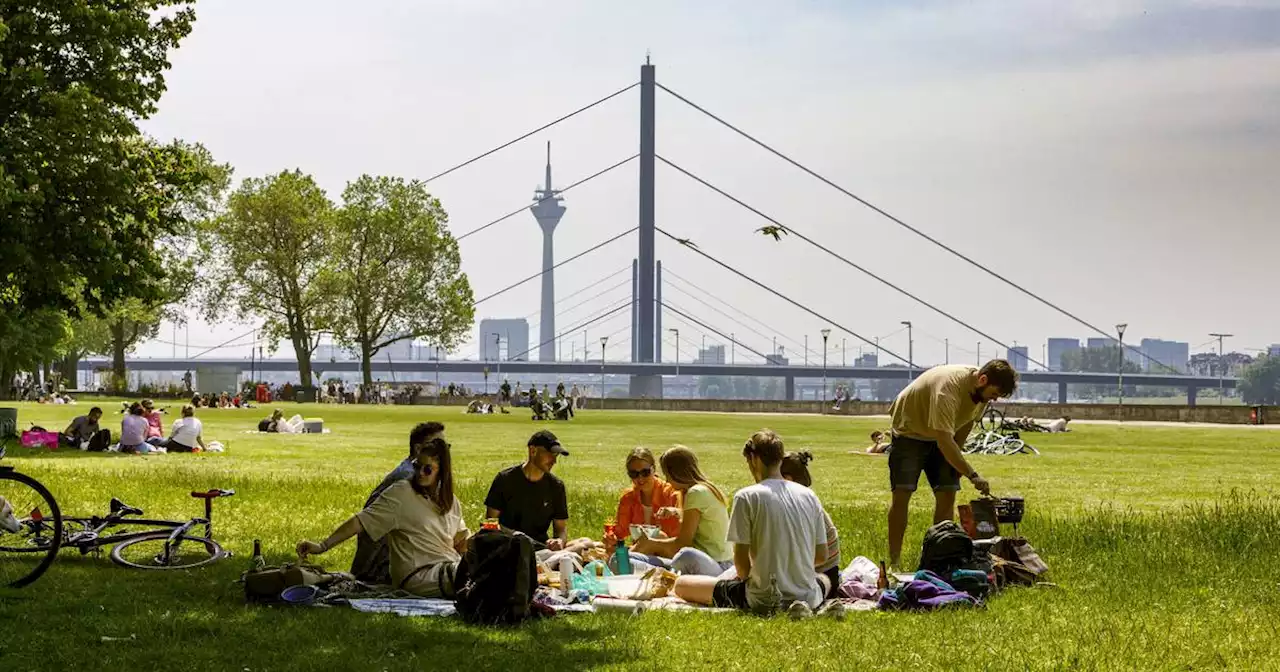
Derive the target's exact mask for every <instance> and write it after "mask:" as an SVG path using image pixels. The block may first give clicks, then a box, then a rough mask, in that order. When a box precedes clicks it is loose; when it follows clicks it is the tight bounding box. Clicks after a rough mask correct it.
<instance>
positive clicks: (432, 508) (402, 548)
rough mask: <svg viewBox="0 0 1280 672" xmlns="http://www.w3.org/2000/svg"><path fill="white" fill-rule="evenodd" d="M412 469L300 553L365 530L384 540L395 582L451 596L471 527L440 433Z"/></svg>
mask: <svg viewBox="0 0 1280 672" xmlns="http://www.w3.org/2000/svg"><path fill="white" fill-rule="evenodd" d="M413 469H414V471H413V476H412V477H411V478H409V479H406V480H400V481H396V482H395V483H393V484H392V485H391V486H390V487H388V488H387V489H386V490H384V491H383V492H382V493H381V494H380V495H379V496H378V497H377V498H376V499H375V500H374V501H373V503H372V504H370V505H369V506H367V507H365V509H364V510H363V511H361V512H360V513H357V514H356V515H354V516H352V517H351V518H349V519H347V522H345V523H343V524H342V525H340V526H338V529H336V530H334V531H333V534H330V535H329V537H328V538H327V539H325V540H324V541H321V542H318V543H317V542H314V541H308V540H305V539H304V540H302V541H299V542H298V545H297V551H298V557H299V558H300V559H302V560H306V559H307V557H308V556H312V555H320V554H322V553H325V552H327V551H328V550H329V549H331V548H333V547H334V546H337V545H338V544H341V543H342V542H344V541H346V540H347V539H350V538H351V537H354V536H356V535H358V534H361V533H364V534H367V535H368V536H369V538H371V539H373V540H375V541H380V540H383V539H386V541H387V548H388V550H389V553H390V556H391V572H390V573H391V585H393V586H395V587H396V588H397V589H399V590H405V591H408V592H410V593H413V594H415V595H419V596H422V597H441V598H452V597H453V596H454V585H453V578H454V575H455V573H456V572H457V569H458V562H459V561H461V560H462V555H461V553H462V551H464V550H465V549H466V544H467V537H468V536H469V534H470V532H469V531H468V530H467V527H466V525H465V524H464V523H463V521H462V504H461V503H460V502H458V498H457V497H456V496H454V494H453V465H452V462H451V459H450V455H449V444H448V443H447V442H445V440H444V439H441V438H436V439H433V440H431V441H428V442H426V444H425V445H423V446H422V447H421V448H420V449H419V450H418V455H417V457H416V458H414V460H413Z"/></svg>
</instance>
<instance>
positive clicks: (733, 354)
mask: <svg viewBox="0 0 1280 672" xmlns="http://www.w3.org/2000/svg"><path fill="white" fill-rule="evenodd" d="M729 363H730V364H737V363H738V339H736V338H734V337H733V332H732V331H731V332H729Z"/></svg>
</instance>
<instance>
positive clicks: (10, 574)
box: [0, 437, 63, 588]
mask: <svg viewBox="0 0 1280 672" xmlns="http://www.w3.org/2000/svg"><path fill="white" fill-rule="evenodd" d="M9 438H10V437H5V438H4V440H0V460H3V459H4V455H5V450H6V448H7V444H8V442H9ZM62 534H63V525H62V511H61V510H60V509H59V508H58V502H57V501H56V500H55V499H54V498H53V495H52V494H51V493H50V492H49V489H48V488H46V487H45V486H44V485H43V484H42V483H40V481H37V480H36V479H34V478H32V477H30V476H27V475H26V474H22V473H19V472H18V471H17V469H16V468H15V467H12V466H9V465H0V586H6V587H9V588H21V587H23V586H26V585H28V584H30V583H31V582H33V581H35V580H36V579H38V578H40V575H42V574H44V573H45V572H46V571H47V570H48V569H49V566H50V565H52V564H53V561H54V560H55V559H56V558H57V556H58V549H59V548H60V547H61V545H62Z"/></svg>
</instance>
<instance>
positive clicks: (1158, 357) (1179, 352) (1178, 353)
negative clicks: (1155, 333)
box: [1126, 338, 1191, 373]
mask: <svg viewBox="0 0 1280 672" xmlns="http://www.w3.org/2000/svg"><path fill="white" fill-rule="evenodd" d="M1140 347H1141V349H1142V352H1143V354H1145V355H1146V357H1143V358H1142V360H1143V361H1142V362H1141V365H1142V369H1143V370H1144V371H1147V372H1149V373H1169V370H1168V369H1166V368H1164V366H1167V367H1171V368H1173V370H1175V371H1177V372H1178V373H1186V372H1187V362H1188V361H1189V360H1190V359H1191V346H1189V345H1188V344H1186V343H1182V342H1180V341H1165V340H1161V339H1159V338H1144V339H1142V343H1141V346H1140ZM1127 354H1128V353H1126V355H1127ZM1127 358H1128V357H1126V359H1127ZM1156 362H1159V364H1157V363H1156ZM1161 364H1163V365H1164V366H1161Z"/></svg>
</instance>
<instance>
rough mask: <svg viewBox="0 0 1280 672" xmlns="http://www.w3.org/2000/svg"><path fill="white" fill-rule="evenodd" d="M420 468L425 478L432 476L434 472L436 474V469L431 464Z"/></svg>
mask: <svg viewBox="0 0 1280 672" xmlns="http://www.w3.org/2000/svg"><path fill="white" fill-rule="evenodd" d="M418 468H419V469H421V470H422V475H423V476H430V475H431V474H432V473H433V472H435V467H433V466H431V465H430V464H429V463H426V464H422V465H419V467H418Z"/></svg>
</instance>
